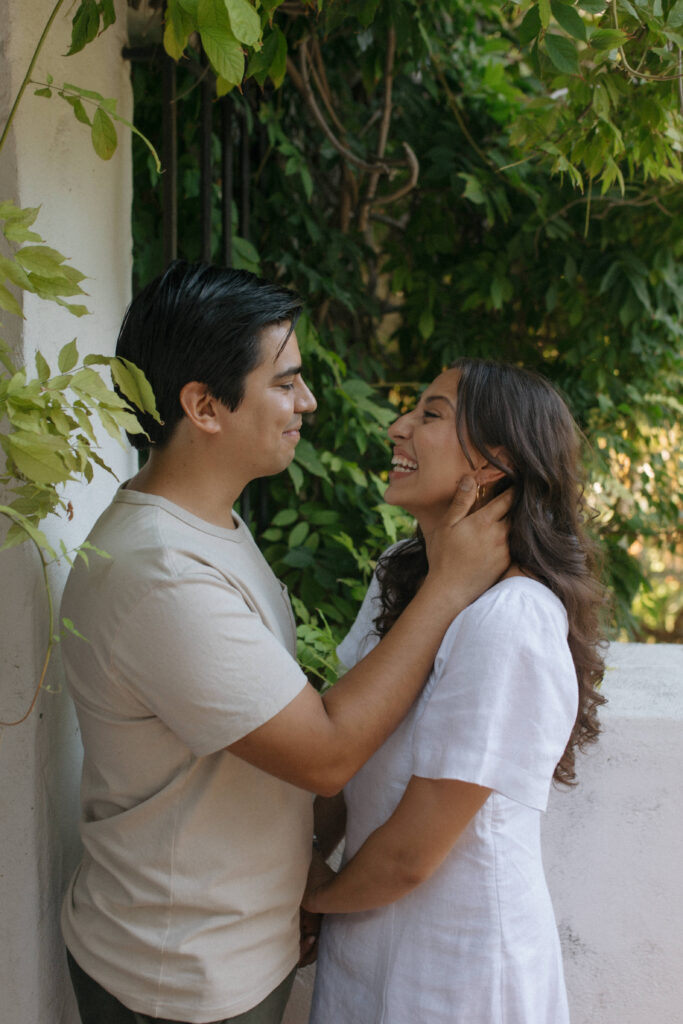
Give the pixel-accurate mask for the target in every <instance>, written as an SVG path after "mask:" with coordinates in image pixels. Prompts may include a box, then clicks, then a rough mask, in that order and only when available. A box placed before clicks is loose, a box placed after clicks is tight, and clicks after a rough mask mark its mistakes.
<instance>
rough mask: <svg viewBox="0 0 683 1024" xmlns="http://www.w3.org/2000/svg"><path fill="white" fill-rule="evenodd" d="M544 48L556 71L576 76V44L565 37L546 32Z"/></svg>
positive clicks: (577, 62) (577, 70)
mask: <svg viewBox="0 0 683 1024" xmlns="http://www.w3.org/2000/svg"><path fill="white" fill-rule="evenodd" d="M545 46H546V50H547V51H548V56H549V57H550V59H551V61H552V62H553V64H554V65H555V67H556V68H557V70H558V71H562V72H563V73H564V74H566V75H578V73H579V57H578V53H577V50H576V44H575V43H573V42H572V41H571V39H566V38H565V36H558V35H555V33H554V32H547V33H546V36H545Z"/></svg>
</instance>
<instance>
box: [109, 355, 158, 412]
mask: <svg viewBox="0 0 683 1024" xmlns="http://www.w3.org/2000/svg"><path fill="white" fill-rule="evenodd" d="M111 373H112V377H113V378H114V380H115V381H116V383H117V384H118V386H119V388H120V389H121V391H122V392H123V394H124V395H125V396H126V398H128V399H129V400H130V401H131V402H133V404H134V405H137V407H138V409H140V410H141V411H142V412H147V413H149V414H150V415H151V416H153V417H154V419H155V420H156V421H157V423H161V418H160V416H159V413H158V412H157V407H156V401H155V399H154V392H153V391H152V385H151V384H150V383H149V381H148V380H147V378H146V377H145V375H144V373H143V372H142V370H140V369H139V368H138V367H137V366H136V365H135V363H131V361H130V360H129V359H123V358H121V357H119V358H117V359H113V360H112V362H111Z"/></svg>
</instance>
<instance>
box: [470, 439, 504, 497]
mask: <svg viewBox="0 0 683 1024" xmlns="http://www.w3.org/2000/svg"><path fill="white" fill-rule="evenodd" d="M491 455H493V457H494V458H495V459H497V460H498V462H502V464H503V465H504V466H505V467H506V468H507V470H508V472H509V473H512V459H511V458H510V456H509V455H508V453H507V451H506V450H505V448H503V446H502V445H499V446H498V447H497V448H491ZM505 475H506V474H505V473H504V472H503V470H502V469H499V468H498V466H494V465H493V463H492V462H484V463H483V465H481V466H480V467H479V469H478V470H477V472H476V473H475V477H474V478H475V480H476V481H477V485H478V486H479V487H487V486H488V485H489V484H492V483H495V482H496V480H500V479H501V478H502V477H504V476H505Z"/></svg>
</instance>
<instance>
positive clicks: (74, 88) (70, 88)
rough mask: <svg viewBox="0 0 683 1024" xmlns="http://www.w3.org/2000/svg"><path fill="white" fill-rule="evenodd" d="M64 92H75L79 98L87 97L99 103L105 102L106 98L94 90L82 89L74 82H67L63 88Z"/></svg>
mask: <svg viewBox="0 0 683 1024" xmlns="http://www.w3.org/2000/svg"><path fill="white" fill-rule="evenodd" d="M62 91H63V92H65V93H67V92H75V93H76V95H77V96H85V98H86V99H88V100H96V101H97V102H98V103H102V102H104V96H103V95H102V93H101V92H95V90H94V89H82V88H81V87H80V85H74V84H73V82H65V83H64V85H63V86H62Z"/></svg>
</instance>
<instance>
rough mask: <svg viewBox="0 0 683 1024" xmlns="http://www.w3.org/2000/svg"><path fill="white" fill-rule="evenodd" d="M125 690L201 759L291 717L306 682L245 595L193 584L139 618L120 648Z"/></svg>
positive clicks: (140, 611) (117, 660)
mask: <svg viewBox="0 0 683 1024" xmlns="http://www.w3.org/2000/svg"><path fill="white" fill-rule="evenodd" d="M112 662H113V669H114V675H115V678H116V679H117V680H118V682H119V685H120V686H122V687H123V688H124V689H125V690H126V691H127V692H128V693H129V695H131V696H132V697H133V699H134V700H136V701H137V702H138V703H139V707H140V715H141V716H143V715H144V714H145V713H147V714H149V713H150V712H151V713H153V714H154V715H156V716H157V717H158V718H159V719H161V721H162V722H163V723H164V724H165V725H166V726H168V728H170V729H171V730H172V731H173V732H174V733H175V734H176V735H177V736H178V737H179V738H180V739H181V740H182V741H183V742H184V743H186V744H187V746H188V747H190V749H191V750H192V751H193V752H194V753H195V754H197V755H198V756H203V755H205V754H209V753H213V752H215V751H217V750H220V749H222V748H223V747H226V746H229V745H230V744H231V743H234V742H235V741H236V740H238V739H240V738H241V737H242V736H246V735H247V734H248V733H250V732H252V731H253V730H254V729H256V728H258V726H260V725H263V724H264V722H267V721H268V720H269V719H270V718H272V717H273V716H274V715H276V714H277V713H278V712H279V711H281V710H282V709H283V708H284V707H286V705H287V704H289V703H290V701H292V700H293V699H294V697H296V695H297V694H298V693H299V692H300V691H301V690H302V689H303V688H304V686H305V685H306V676H305V675H304V673H303V672H302V671H301V669H300V668H299V666H298V664H297V663H296V661H295V660H294V658H292V657H291V656H290V654H289V652H288V651H287V650H286V649H285V648H284V647H283V646H282V644H281V643H280V642H279V640H278V639H277V638H276V637H275V636H274V635H273V634H272V633H271V631H270V630H269V629H268V628H267V626H265V625H264V623H263V621H262V619H261V618H260V616H259V615H258V614H257V613H256V612H254V611H252V610H251V609H250V608H249V607H248V606H247V604H246V603H245V601H244V598H243V597H242V595H241V594H240V593H239V591H238V590H237V589H235V588H233V587H231V586H230V585H229V584H228V583H226V581H225V580H224V579H222V578H218V577H212V576H210V575H200V574H197V575H190V576H186V577H183V578H181V579H176V580H173V581H169V582H168V583H167V584H161V585H160V586H157V587H155V588H154V590H153V591H151V592H150V593H148V594H147V595H146V596H145V597H144V598H143V599H142V600H141V601H139V602H138V603H137V604H136V605H135V607H134V608H131V610H130V612H129V614H128V615H127V617H126V619H125V620H124V622H123V623H122V626H121V628H120V630H119V633H118V636H117V637H116V640H115V643H114V645H113V653H112Z"/></svg>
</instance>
